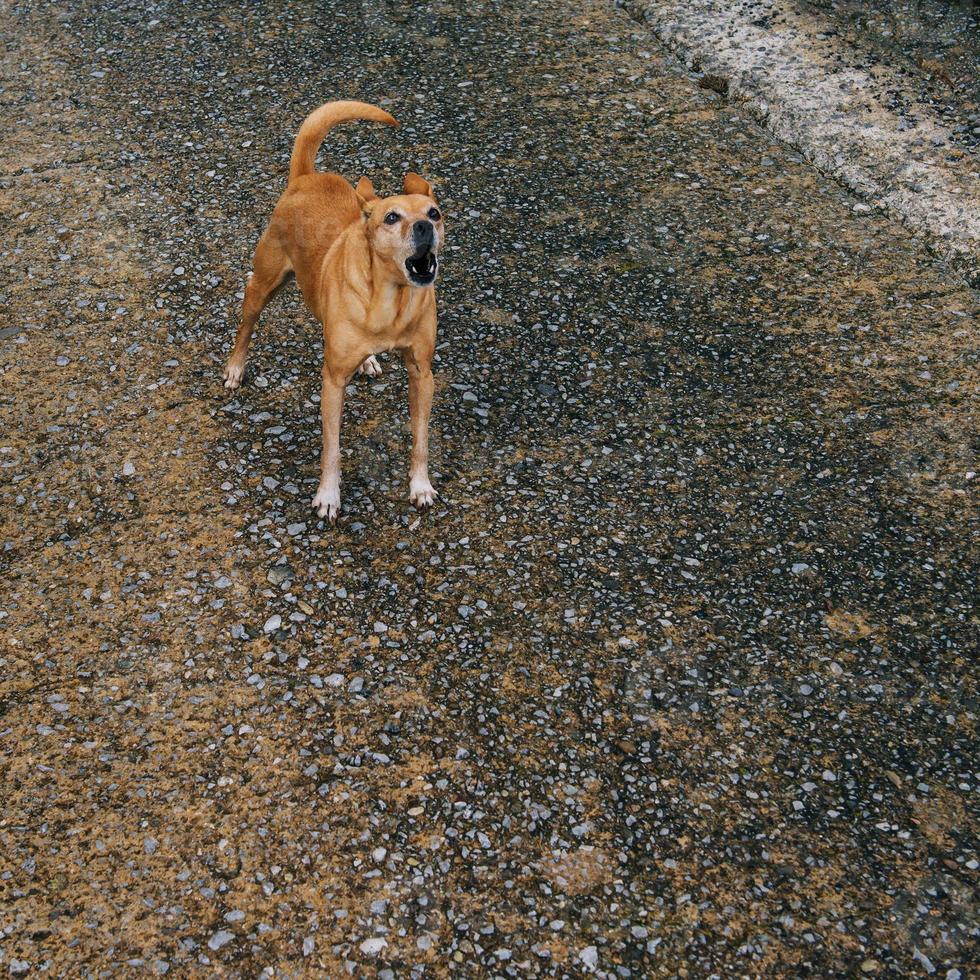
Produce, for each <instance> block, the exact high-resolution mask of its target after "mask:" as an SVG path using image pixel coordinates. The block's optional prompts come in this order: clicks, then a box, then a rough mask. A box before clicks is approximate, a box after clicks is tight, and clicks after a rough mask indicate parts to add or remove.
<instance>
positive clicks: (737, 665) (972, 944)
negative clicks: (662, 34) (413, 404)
mask: <svg viewBox="0 0 980 980" xmlns="http://www.w3.org/2000/svg"><path fill="white" fill-rule="evenodd" d="M0 38H2V42H0V43H2V49H3V62H2V86H0V103H2V112H0V155H2V158H3V166H2V177H0V205H2V207H0V213H2V215H3V217H2V218H0V220H2V222H3V225H2V228H3V231H2V239H0V257H2V268H3V275H2V278H0V294H2V295H0V310H2V314H3V318H2V322H0V578H2V591H0V800H2V813H0V971H2V972H9V973H10V974H11V975H13V976H21V975H27V976H35V975H37V976H63V977H85V976H93V977H94V976H110V975H111V976H128V975H132V976H142V975H147V974H150V975H153V974H164V973H168V972H169V974H170V975H172V976H209V977H210V976H241V977H255V976H258V975H260V974H263V972H264V975H266V976H273V975H274V976H303V975H328V976H340V975H344V974H346V973H352V974H354V975H358V976H363V975H375V974H377V975H378V976H382V977H405V976H419V977H422V976H445V975H449V974H452V975H460V976H501V977H505V976H516V975H521V976H526V975H541V976H569V977H581V976H586V975H596V976H602V977H645V976H661V975H662V976H671V977H673V976H688V977H707V976H726V977H728V976H736V975H738V976H801V975H814V976H828V975H831V974H848V975H854V974H858V973H860V974H864V975H876V974H877V975H881V976H885V975H896V974H899V975H908V976H917V975H925V974H927V973H932V972H935V973H936V974H937V975H939V976H945V977H949V978H953V980H955V978H956V977H958V976H963V977H966V976H968V975H969V973H970V970H971V964H972V963H975V960H974V957H975V954H976V939H977V935H976V932H977V923H976V899H975V891H974V890H975V888H976V880H977V878H976V872H977V854H976V850H975V844H976V830H977V820H976V785H977V778H978V777H977V768H978V766H977V756H976V704H975V700H974V698H975V693H976V680H977V678H976V665H975V661H974V656H975V644H976V638H977V636H976V626H977V623H976V609H975V606H974V602H975V588H976V582H975V577H974V576H975V572H976V566H977V557H978V549H977V542H976V533H977V523H976V510H975V489H974V487H975V481H974V473H973V470H974V469H975V468H976V439H975V434H976V416H975V410H976V393H977V383H976V382H977V365H976V357H977V322H978V320H977V314H978V310H980V303H978V300H977V296H976V294H975V293H972V292H970V291H969V290H968V289H967V288H965V287H963V286H961V285H959V284H958V282H957V280H956V279H955V278H954V277H953V276H951V275H950V274H949V273H948V271H946V270H945V269H944V268H943V267H942V266H941V265H939V264H938V261H937V260H936V259H934V258H933V257H932V256H931V255H930V254H929V253H927V252H926V251H925V250H924V249H923V248H922V246H921V245H920V243H918V242H917V241H916V240H915V239H914V238H913V237H912V236H911V235H910V233H909V232H908V231H907V230H905V229H904V228H903V227H901V226H900V225H899V224H898V223H897V222H895V221H892V220H890V219H888V218H886V217H883V216H881V215H880V214H877V213H875V212H870V211H869V210H868V209H867V208H866V207H865V206H863V205H861V204H860V202H859V201H858V200H857V199H856V198H853V197H851V196H850V195H849V193H848V192H846V191H845V190H843V189H842V188H841V187H840V186H839V185H837V184H835V183H834V182H833V181H831V180H829V179H827V178H825V177H824V176H822V175H821V174H820V173H818V172H817V171H815V170H814V169H813V168H812V167H811V166H810V165H808V164H807V163H805V162H804V161H803V160H802V159H801V158H800V157H799V156H798V155H797V154H796V152H795V151H794V150H792V149H791V148H789V147H787V146H785V145H782V144H779V143H777V142H774V141H773V139H772V137H770V136H769V135H768V134H767V133H766V132H765V130H764V129H762V128H761V126H760V125H758V124H757V123H756V122H754V121H753V120H752V118H751V117H750V114H749V113H748V112H747V111H746V110H745V108H744V107H741V106H740V105H739V104H737V103H735V102H732V101H729V100H728V99H726V97H725V96H724V95H722V94H721V93H719V92H716V91H713V90H711V89H710V88H702V87H699V85H698V84H697V81H696V79H694V78H692V77H691V76H689V75H688V74H687V73H686V72H685V71H684V70H683V69H682V67H680V66H679V65H678V64H677V63H676V62H675V61H674V60H672V58H671V56H669V55H668V54H667V53H666V52H665V51H664V49H662V48H660V47H659V46H658V44H657V42H656V41H655V40H654V39H653V38H652V36H651V35H649V34H648V33H647V32H646V30H645V29H644V28H643V27H642V26H640V25H639V24H637V23H636V22H634V21H633V20H631V19H629V17H628V16H627V15H626V14H625V13H624V12H622V11H619V10H617V9H615V7H614V6H613V5H612V4H607V3H599V2H595V0H583V2H581V3H576V4H568V3H558V2H554V0H546V2H529V3H511V2H499V3H485V2H470V3H466V4H462V3H460V4H449V3H440V4H408V5H395V4H392V5H387V4H385V3H380V2H377V3H375V2H370V3H364V4H362V5H360V6H356V5H351V4H340V3H334V2H332V0H330V2H323V3H318V4H304V5H291V6H288V7H286V6H282V7H279V6H275V7H273V6H261V5H257V4H241V5H240V6H236V5H232V4H228V5H221V4H216V5H212V6H208V5H201V4H197V3H181V4H176V3H159V4H155V5H152V6H147V5H144V4H137V3H135V2H131V3H123V4H102V3H89V2H80V3H76V4H72V5H65V6H55V5H45V4H40V3H25V4H20V5H12V4H11V5H5V6H4V7H3V8H2V9H0ZM332 98H360V99H365V100H368V101H372V102H377V103H380V104H382V105H384V106H385V107H386V108H388V109H389V110H390V111H391V112H393V113H394V115H396V116H397V117H398V118H399V119H400V120H401V122H402V128H401V129H399V130H388V129H384V128H383V127H373V126H371V125H369V124H366V123H365V124H350V125H347V126H345V127H343V128H342V129H338V130H336V131H335V132H334V134H332V135H331V137H330V138H329V141H328V143H327V145H326V147H325V151H324V153H323V154H322V156H321V165H328V166H330V167H335V168H336V169H338V170H340V171H341V172H343V173H344V174H345V175H347V176H348V177H350V178H352V179H356V178H357V177H359V176H360V175H361V174H362V173H368V174H370V176H371V177H372V179H373V180H374V182H375V185H376V186H377V187H378V188H379V190H382V191H384V192H386V193H392V192H394V191H396V190H397V188H398V187H399V186H400V181H401V176H402V175H403V174H404V172H405V171H406V170H408V169H417V170H419V171H421V172H422V173H424V174H426V175H427V176H429V177H431V178H432V179H433V180H434V182H435V184H436V187H437V194H438V197H439V200H440V204H441V206H442V207H443V208H444V210H445V212H446V214H447V221H448V235H449V243H450V247H449V249H448V250H447V251H446V252H445V254H444V263H443V277H442V280H441V284H440V296H439V305H440V310H441V321H440V347H439V350H438V361H437V363H436V364H435V369H436V373H437V379H438V380H437V392H436V403H435V410H434V418H433V430H432V473H433V482H434V483H435V485H436V487H437V489H438V490H439V491H440V493H441V498H440V501H439V503H438V505H437V506H436V507H435V509H434V510H433V511H432V512H431V513H428V514H425V515H422V516H419V515H418V514H416V513H415V512H414V511H413V510H412V509H411V507H410V506H409V504H408V501H407V489H408V487H407V460H408V438H407V431H406V425H407V407H406V395H405V377H404V372H403V370H402V368H401V367H400V365H399V364H398V363H397V362H396V360H395V359H394V358H387V359H385V360H384V368H385V373H384V375H383V376H382V377H381V378H380V379H376V380H374V379H364V378H359V379H358V380H356V382H355V383H354V384H353V386H352V388H353V390H352V394H351V395H350V397H349V398H348V403H347V410H346V415H345V420H344V429H343V437H342V438H343V447H344V448H343V467H344V479H345V482H344V511H343V514H342V516H341V518H340V520H339V521H338V523H337V525H336V526H335V527H333V528H331V527H328V526H324V525H323V524H321V523H320V522H319V521H318V520H316V518H315V515H314V514H313V512H312V511H311V509H310V506H309V505H310V500H311V498H312V496H313V493H314V491H315V487H316V482H317V460H318V454H319V441H320V435H319V424H318V403H317V397H318V382H319V362H320V348H321V342H320V335H319V328H318V327H317V325H316V324H315V323H314V322H313V320H312V318H311V317H310V316H309V315H308V314H307V313H306V312H305V310H304V309H303V308H302V305H301V303H300V301H299V297H298V293H297V291H296V290H295V288H293V287H290V288H289V289H288V290H286V291H284V293H283V294H282V295H281V296H280V297H279V298H277V299H276V300H275V301H274V302H273V303H272V304H271V305H270V307H269V308H268V311H267V313H266V315H265V317H264V319H263V321H262V324H261V327H260V331H259V333H258V335H257V337H256V340H255V342H254V344H253V351H252V359H251V362H250V371H249V374H248V376H247V381H246V384H245V385H244V386H243V387H242V388H241V389H240V390H239V391H237V392H234V393H233V394H231V393H228V392H226V391H225V389H224V388H223V386H222V383H221V378H220V372H221V365H222V362H223V359H224V357H225V355H226V353H227V350H228V349H229V347H230V343H231V339H232V336H233V333H234V329H235V321H236V317H237V312H238V307H239V304H240V296H241V292H242V289H243V284H244V281H245V276H246V274H247V272H248V264H249V258H250V254H251V250H252V248H253V247H254V244H255V241H256V239H257V236H258V235H259V233H260V232H261V229H262V226H263V222H264V220H265V218H266V217H267V216H268V214H269V212H270V210H271V208H272V206H273V204H274V202H275V200H276V197H277V195H278V194H279V192H280V191H281V189H282V187H283V186H284V182H285V173H286V165H287V160H288V155H289V151H290V148H291V143H292V138H293V135H294V134H295V131H296V129H297V128H298V125H299V123H300V121H301V120H302V118H303V117H304V116H305V115H306V113H307V112H308V111H309V110H310V109H311V108H313V107H315V106H316V105H318V104H320V103H321V102H323V101H326V100H328V99H332Z"/></svg>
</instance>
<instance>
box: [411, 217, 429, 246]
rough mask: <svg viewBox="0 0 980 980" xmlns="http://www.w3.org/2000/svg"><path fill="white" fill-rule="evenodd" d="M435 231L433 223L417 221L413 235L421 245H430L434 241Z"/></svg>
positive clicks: (413, 227)
mask: <svg viewBox="0 0 980 980" xmlns="http://www.w3.org/2000/svg"><path fill="white" fill-rule="evenodd" d="M433 231H434V229H433V227H432V222H431V221H416V222H415V224H414V225H412V234H413V236H414V238H415V241H416V243H417V244H419V245H428V244H429V243H430V242H431V241H432V238H433Z"/></svg>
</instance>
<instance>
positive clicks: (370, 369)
mask: <svg viewBox="0 0 980 980" xmlns="http://www.w3.org/2000/svg"><path fill="white" fill-rule="evenodd" d="M357 373H358V374H366V375H367V376H368V377H369V378H379V377H381V365H380V364H379V363H378V359H377V358H376V357H375V356H374V355H373V354H372V355H371V356H370V357H365V358H364V360H363V361H361V366H360V367H359V368H358V369H357Z"/></svg>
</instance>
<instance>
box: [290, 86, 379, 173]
mask: <svg viewBox="0 0 980 980" xmlns="http://www.w3.org/2000/svg"><path fill="white" fill-rule="evenodd" d="M349 119H370V120H372V121H374V122H382V123H387V124H388V125H389V126H397V125H398V122H397V120H396V119H395V117H394V116H392V115H391V114H390V113H387V112H385V111H384V109H379V108H378V107H377V106H376V105H370V104H369V103H367V102H328V103H327V104H326V105H322V106H320V108H319V109H314V110H313V111H312V112H311V113H310V114H309V115H308V116H307V117H306V119H304V120H303V125H302V126H300V128H299V132H298V133H297V134H296V143H295V144H294V145H293V155H292V157H290V160H289V179H290V180H295V179H296V178H297V177H302V176H303V175H304V174H311V173H313V167H314V164H315V162H316V153H317V150H319V149H320V144H321V143H322V142H323V138H324V137H325V136H326V135H327V133H328V132H330V130H331V129H333V127H334V126H336V125H337V123H342V122H347V121H348V120H349Z"/></svg>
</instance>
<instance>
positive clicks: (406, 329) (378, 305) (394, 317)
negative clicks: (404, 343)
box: [365, 289, 425, 347]
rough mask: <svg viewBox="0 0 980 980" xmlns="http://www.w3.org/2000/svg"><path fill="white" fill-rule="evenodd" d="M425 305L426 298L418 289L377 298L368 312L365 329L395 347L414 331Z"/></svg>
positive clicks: (395, 292)
mask: <svg viewBox="0 0 980 980" xmlns="http://www.w3.org/2000/svg"><path fill="white" fill-rule="evenodd" d="M424 304H425V297H424V296H423V295H422V294H421V291H420V290H416V289H399V290H396V291H393V292H392V293H390V294H382V295H380V296H375V297H374V302H372V303H371V304H370V306H369V308H368V310H367V316H366V317H365V327H366V328H367V330H368V332H369V333H371V334H373V335H374V336H375V337H377V338H378V339H379V340H381V341H382V342H384V343H387V346H389V347H394V346H396V345H397V342H398V341H400V340H402V339H404V338H405V337H407V336H408V335H410V334H411V333H412V332H413V331H414V329H415V327H416V325H417V324H418V322H419V318H420V316H421V314H422V311H423V308H424Z"/></svg>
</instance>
